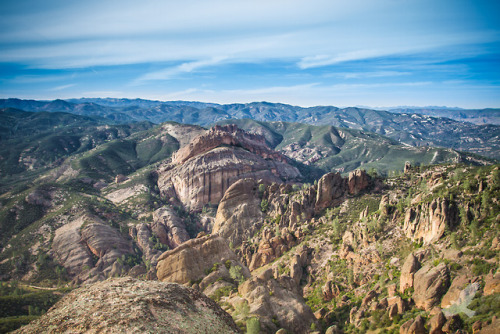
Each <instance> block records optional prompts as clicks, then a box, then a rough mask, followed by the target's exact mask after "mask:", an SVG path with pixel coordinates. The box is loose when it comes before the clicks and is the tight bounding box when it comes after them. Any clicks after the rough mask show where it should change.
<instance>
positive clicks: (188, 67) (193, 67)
mask: <svg viewBox="0 0 500 334" xmlns="http://www.w3.org/2000/svg"><path fill="white" fill-rule="evenodd" d="M226 60H228V57H225V56H220V57H213V58H211V59H206V60H198V61H192V62H186V63H182V64H180V65H178V66H174V67H168V68H165V69H162V70H159V71H154V72H149V73H146V74H144V75H141V76H140V77H139V78H137V79H136V80H134V81H133V82H132V84H133V85H139V84H144V83H146V82H148V81H157V80H170V79H174V78H176V77H178V76H180V75H182V74H184V73H191V72H194V71H199V70H201V69H203V68H207V67H211V66H215V65H219V64H221V63H223V62H225V61H226Z"/></svg>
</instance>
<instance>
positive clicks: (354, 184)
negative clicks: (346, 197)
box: [347, 169, 371, 195]
mask: <svg viewBox="0 0 500 334" xmlns="http://www.w3.org/2000/svg"><path fill="white" fill-rule="evenodd" d="M370 182H371V177H370V175H368V174H367V173H366V171H365V170H363V169H356V170H354V171H352V172H350V173H349V177H348V179H347V187H348V189H349V194H351V195H357V194H359V193H360V192H361V191H363V190H365V189H366V188H368V186H369V185H370Z"/></svg>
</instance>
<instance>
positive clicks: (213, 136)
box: [172, 124, 288, 164]
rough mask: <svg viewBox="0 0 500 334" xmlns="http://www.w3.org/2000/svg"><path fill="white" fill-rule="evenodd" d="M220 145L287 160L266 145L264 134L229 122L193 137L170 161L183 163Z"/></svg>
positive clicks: (266, 157) (274, 158)
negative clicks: (258, 133)
mask: <svg viewBox="0 0 500 334" xmlns="http://www.w3.org/2000/svg"><path fill="white" fill-rule="evenodd" d="M221 145H228V146H238V147H242V148H244V149H245V150H247V151H250V152H252V153H255V154H257V155H259V156H261V157H263V158H264V159H272V160H277V161H281V162H285V163H286V162H287V161H288V160H287V158H286V157H285V156H284V155H282V154H281V153H279V152H276V151H273V150H271V149H270V148H269V147H268V146H267V145H266V140H265V137H264V136H261V135H257V134H253V133H248V132H245V131H243V130H241V129H240V128H238V127H237V126H236V125H234V124H230V125H216V126H214V127H213V128H211V129H210V130H209V131H208V132H207V133H205V134H203V135H200V136H198V137H196V138H194V139H193V140H192V141H191V142H190V143H189V145H186V146H184V147H182V148H181V149H179V150H178V151H177V152H175V153H174V154H173V156H172V162H173V163H174V164H183V163H184V162H186V161H187V160H189V159H190V158H192V157H195V156H197V155H200V154H203V153H205V152H208V151H210V150H212V149H214V148H216V147H219V146H221Z"/></svg>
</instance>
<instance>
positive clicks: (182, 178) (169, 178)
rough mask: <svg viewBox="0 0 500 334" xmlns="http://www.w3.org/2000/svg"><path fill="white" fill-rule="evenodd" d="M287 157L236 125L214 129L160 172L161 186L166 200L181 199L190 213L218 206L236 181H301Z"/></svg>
mask: <svg viewBox="0 0 500 334" xmlns="http://www.w3.org/2000/svg"><path fill="white" fill-rule="evenodd" d="M288 162H289V160H288V158H286V157H285V156H284V155H282V154H281V153H278V152H276V151H273V150H271V149H270V148H268V147H267V146H266V144H265V139H264V137H262V136H259V135H255V134H249V133H247V132H245V131H243V130H240V129H239V128H238V127H236V126H234V125H227V126H215V127H213V128H212V129H210V130H209V131H207V132H206V133H204V134H202V135H200V136H198V137H196V138H195V139H193V140H192V141H191V143H190V144H189V145H186V146H184V147H183V148H181V149H180V150H179V151H177V152H176V153H175V154H174V156H173V157H172V163H171V164H169V165H166V166H163V167H162V168H160V170H159V171H158V175H159V178H158V186H159V188H160V191H161V193H162V195H163V196H164V197H165V198H167V199H176V198H177V199H178V200H180V202H181V203H182V204H184V205H185V206H186V207H188V208H190V209H191V210H200V209H201V208H203V206H204V205H206V204H218V203H219V201H220V200H221V199H222V197H223V196H224V193H225V192H226V190H227V189H228V188H229V187H230V186H231V185H232V184H233V183H234V182H236V181H237V180H239V179H244V178H252V179H256V180H259V179H262V180H265V181H267V182H269V183H271V182H276V183H282V182H283V181H294V180H299V179H300V178H301V174H300V172H299V171H298V170H297V168H295V167H293V166H291V165H290V164H289V163H288Z"/></svg>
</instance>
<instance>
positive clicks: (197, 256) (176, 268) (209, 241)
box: [156, 235, 250, 284]
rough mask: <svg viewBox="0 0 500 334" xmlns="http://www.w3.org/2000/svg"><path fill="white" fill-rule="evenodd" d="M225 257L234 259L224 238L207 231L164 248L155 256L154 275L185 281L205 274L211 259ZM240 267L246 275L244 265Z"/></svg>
mask: <svg viewBox="0 0 500 334" xmlns="http://www.w3.org/2000/svg"><path fill="white" fill-rule="evenodd" d="M227 260H230V261H234V262H237V263H239V262H238V259H237V258H236V255H235V254H234V252H233V251H232V250H231V249H229V246H228V243H227V241H226V240H225V239H223V238H221V237H219V236H217V235H209V236H205V237H201V238H197V239H192V240H189V241H187V242H185V243H183V244H182V245H180V246H179V247H177V248H175V249H173V250H169V251H166V252H165V253H163V254H162V255H161V256H160V258H159V259H158V265H157V266H156V269H157V276H158V279H159V280H160V281H164V282H174V283H180V284H185V283H189V282H195V281H198V280H200V279H202V278H203V277H205V275H206V270H209V269H210V268H212V267H213V265H214V264H215V263H225V262H226V261H227ZM240 266H241V267H243V272H242V274H243V275H244V276H245V277H248V276H249V275H250V274H249V273H248V269H247V270H245V268H244V266H243V265H241V264H240Z"/></svg>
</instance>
